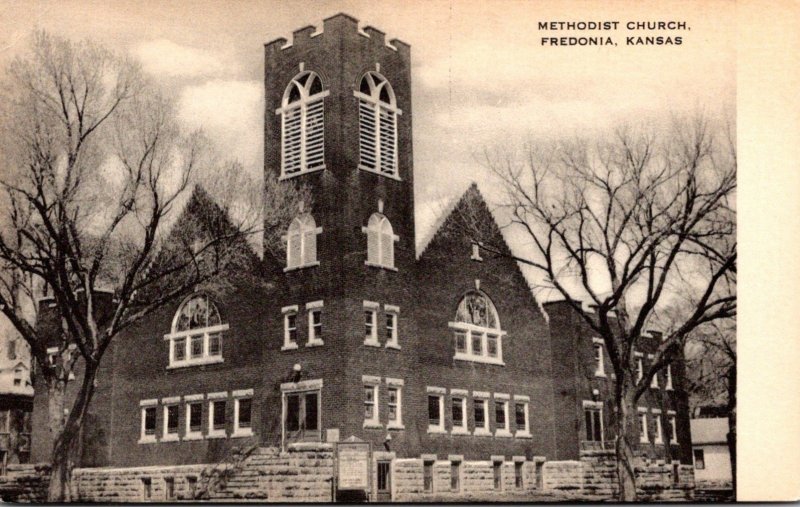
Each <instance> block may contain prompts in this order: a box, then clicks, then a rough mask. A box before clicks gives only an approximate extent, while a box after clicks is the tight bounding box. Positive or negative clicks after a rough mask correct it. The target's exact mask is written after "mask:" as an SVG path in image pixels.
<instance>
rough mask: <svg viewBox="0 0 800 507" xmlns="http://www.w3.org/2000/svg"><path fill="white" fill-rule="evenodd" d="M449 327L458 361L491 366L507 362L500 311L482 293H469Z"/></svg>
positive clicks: (462, 300)
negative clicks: (504, 356)
mask: <svg viewBox="0 0 800 507" xmlns="http://www.w3.org/2000/svg"><path fill="white" fill-rule="evenodd" d="M448 326H449V327H450V329H452V330H453V334H454V338H455V355H454V356H453V358H454V359H457V360H463V361H475V362H479V363H489V364H500V365H503V364H505V363H504V362H503V337H504V336H505V335H506V332H505V331H503V330H502V329H501V328H500V319H499V317H498V316H497V309H496V308H495V306H494V303H492V300H491V299H489V296H487V295H486V294H484V293H483V292H481V291H478V290H473V291H470V292H468V293H467V294H466V295H465V296H464V297H463V298H462V299H461V301H460V302H459V303H458V308H457V309H456V317H455V319H454V320H453V322H449V323H448Z"/></svg>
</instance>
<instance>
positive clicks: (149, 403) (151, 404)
mask: <svg viewBox="0 0 800 507" xmlns="http://www.w3.org/2000/svg"><path fill="white" fill-rule="evenodd" d="M139 407H140V414H141V415H140V417H141V422H140V429H139V443H140V444H152V443H155V442H157V441H158V437H157V436H156V434H157V433H158V400H156V399H153V400H142V401H140V402H139ZM148 409H152V410H154V411H155V415H156V424H155V427H154V428H153V434H152V435H147V434H146V433H145V419H146V414H147V410H148ZM10 420H11V417H10V414H9V417H8V418H7V422H10Z"/></svg>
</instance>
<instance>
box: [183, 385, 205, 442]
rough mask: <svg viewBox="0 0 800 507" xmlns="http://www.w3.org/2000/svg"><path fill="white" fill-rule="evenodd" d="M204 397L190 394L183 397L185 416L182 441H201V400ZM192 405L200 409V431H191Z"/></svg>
mask: <svg viewBox="0 0 800 507" xmlns="http://www.w3.org/2000/svg"><path fill="white" fill-rule="evenodd" d="M204 399H205V396H204V395H202V394H190V395H188V396H184V397H183V402H184V412H185V414H186V416H185V417H184V419H185V423H186V424H185V427H184V431H183V439H184V440H201V439H202V438H203V405H204V403H203V400H204ZM193 405H197V406H199V407H200V429H199V430H197V431H192V417H191V415H192V414H191V407H192V406H193Z"/></svg>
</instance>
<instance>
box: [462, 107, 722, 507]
mask: <svg viewBox="0 0 800 507" xmlns="http://www.w3.org/2000/svg"><path fill="white" fill-rule="evenodd" d="M479 158H480V161H481V163H482V164H483V165H485V167H486V168H487V169H489V171H491V173H492V174H493V175H494V176H495V177H497V178H498V179H499V181H500V182H501V183H502V187H503V189H504V196H503V198H502V200H501V202H500V204H499V206H498V207H497V208H496V210H495V214H496V216H497V218H498V219H499V220H500V222H501V224H500V225H501V227H503V228H505V229H506V230H507V232H508V233H509V234H511V235H516V237H517V238H518V239H519V238H522V239H523V240H524V242H525V243H526V244H528V245H529V246H530V248H529V249H528V250H526V251H525V252H524V253H522V254H520V255H516V254H514V253H511V252H509V250H508V249H507V248H506V247H505V246H504V245H502V244H499V243H498V241H497V240H496V239H494V238H496V237H497V236H493V235H492V234H491V227H487V226H486V224H482V223H481V222H480V220H477V219H476V217H477V216H478V214H477V213H472V212H470V211H469V210H468V211H466V212H464V213H463V216H461V217H460V218H459V219H460V220H462V221H463V223H462V224H461V225H460V228H461V229H463V230H465V231H468V233H469V235H470V237H471V240H472V241H474V242H476V243H478V244H479V245H480V246H481V248H482V249H483V250H484V251H486V252H487V253H489V254H490V255H491V254H494V255H498V256H511V257H512V258H514V259H515V260H516V261H518V262H519V263H520V264H522V265H526V266H531V267H533V268H535V269H536V270H537V271H538V272H539V273H541V274H542V275H543V277H544V278H545V280H546V282H545V284H546V285H547V286H548V287H549V288H550V289H551V290H552V291H554V292H555V293H556V294H558V295H559V296H561V297H562V298H564V299H566V301H568V302H569V304H570V305H571V307H572V308H573V310H574V311H575V312H577V313H578V314H579V315H580V316H581V317H582V318H583V320H584V321H585V322H586V323H587V325H588V326H589V327H590V328H591V329H592V330H593V332H594V333H596V334H597V336H599V337H602V339H603V341H604V344H605V347H606V350H607V352H608V355H609V357H610V361H611V364H612V367H613V370H614V374H615V376H616V383H615V388H614V389H615V391H614V403H615V407H616V411H617V417H616V422H615V433H616V435H617V436H616V443H615V446H616V454H617V458H618V476H619V486H620V498H621V499H622V500H626V501H631V500H634V499H635V498H636V483H635V474H634V458H635V456H634V446H635V443H636V442H637V441H638V427H637V415H636V405H637V400H638V399H639V398H640V397H641V396H642V395H643V394H644V393H645V392H646V391H647V389H648V386H649V385H650V382H651V380H652V377H653V375H655V374H656V373H657V372H658V371H659V370H662V369H664V368H665V367H666V366H667V365H668V364H669V363H670V362H671V361H673V360H675V358H676V357H678V356H680V353H681V351H682V349H683V346H684V342H685V340H686V337H687V336H688V335H689V334H690V333H691V332H692V331H694V330H695V329H697V328H698V327H699V326H701V325H703V324H705V323H708V322H713V321H716V320H718V319H723V318H730V317H733V316H735V315H736V296H735V276H736V241H735V229H736V224H735V211H734V203H733V201H734V198H735V189H736V153H735V146H734V143H733V136H732V135H731V133H730V132H728V130H726V128H725V127H724V126H722V127H720V128H715V127H714V126H713V125H712V123H711V122H710V121H709V120H707V119H702V118H700V119H693V120H690V121H679V120H675V121H674V122H673V123H672V125H670V126H669V127H667V128H656V127H652V128H642V129H639V130H635V129H631V128H621V129H618V130H617V131H616V132H615V133H614V135H613V136H610V137H609V138H602V139H597V140H594V141H590V140H587V139H576V140H570V141H564V142H560V143H548V144H547V145H536V144H528V145H526V146H524V148H523V149H521V150H516V151H515V150H512V149H509V148H508V147H504V148H498V149H494V150H488V149H487V150H485V151H484V153H483V154H482V156H481V157H479ZM521 242H522V241H521ZM678 294H680V295H681V296H682V297H686V298H689V299H690V300H691V303H692V304H691V311H689V312H687V313H686V315H684V316H683V318H682V319H681V320H680V321H673V324H674V325H673V326H672V327H670V328H669V329H667V330H665V333H664V337H663V338H664V339H663V341H662V342H661V344H660V345H659V346H658V348H657V350H656V351H655V353H654V359H653V361H652V363H651V365H650V366H649V367H648V368H647V369H646V371H645V372H644V375H643V377H642V378H641V379H640V380H638V379H637V365H636V359H635V355H634V351H635V349H636V347H637V342H638V341H639V339H640V337H641V336H642V334H643V333H644V332H645V331H646V329H647V328H646V326H648V325H649V324H650V323H652V322H654V319H656V318H657V316H658V312H659V311H660V310H661V309H663V308H665V307H667V306H669V304H670V302H671V301H672V300H673V299H674V298H675V297H676V295H678ZM581 300H583V301H585V302H587V303H588V304H589V305H591V306H592V307H593V311H589V310H587V309H586V307H584V306H583V305H582V304H581ZM587 306H588V305H587Z"/></svg>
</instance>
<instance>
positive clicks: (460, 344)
mask: <svg viewBox="0 0 800 507" xmlns="http://www.w3.org/2000/svg"><path fill="white" fill-rule="evenodd" d="M455 335H456V352H460V353H462V354H466V352H467V334H466V333H465V332H464V331H456V333H455Z"/></svg>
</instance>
